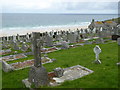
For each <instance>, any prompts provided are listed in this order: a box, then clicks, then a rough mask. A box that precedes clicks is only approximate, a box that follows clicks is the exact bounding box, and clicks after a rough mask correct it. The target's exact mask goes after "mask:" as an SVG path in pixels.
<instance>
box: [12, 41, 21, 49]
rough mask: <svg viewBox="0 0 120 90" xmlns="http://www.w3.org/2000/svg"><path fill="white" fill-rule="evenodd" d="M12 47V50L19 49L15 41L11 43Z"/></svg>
mask: <svg viewBox="0 0 120 90" xmlns="http://www.w3.org/2000/svg"><path fill="white" fill-rule="evenodd" d="M13 49H14V50H19V49H20V48H19V47H18V45H17V43H16V42H14V43H13Z"/></svg>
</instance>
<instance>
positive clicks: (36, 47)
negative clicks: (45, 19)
mask: <svg viewBox="0 0 120 90" xmlns="http://www.w3.org/2000/svg"><path fill="white" fill-rule="evenodd" d="M32 35H33V39H32V46H33V54H34V58H35V60H34V66H35V67H41V66H42V64H41V52H40V50H41V44H40V33H38V32H33V34H32Z"/></svg>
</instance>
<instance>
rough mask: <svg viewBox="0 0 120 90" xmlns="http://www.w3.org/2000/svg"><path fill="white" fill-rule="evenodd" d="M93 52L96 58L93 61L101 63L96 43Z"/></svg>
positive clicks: (99, 51) (99, 50)
mask: <svg viewBox="0 0 120 90" xmlns="http://www.w3.org/2000/svg"><path fill="white" fill-rule="evenodd" d="M93 51H94V53H95V54H96V60H95V61H94V62H95V63H96V64H101V61H100V60H99V54H100V53H101V49H100V47H99V46H98V45H96V46H95V47H94V49H93Z"/></svg>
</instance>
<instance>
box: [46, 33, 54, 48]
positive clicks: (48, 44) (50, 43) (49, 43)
mask: <svg viewBox="0 0 120 90" xmlns="http://www.w3.org/2000/svg"><path fill="white" fill-rule="evenodd" d="M46 45H47V46H49V47H51V46H53V38H52V37H51V36H49V35H48V34H47V36H46Z"/></svg>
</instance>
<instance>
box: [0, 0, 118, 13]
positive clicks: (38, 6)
mask: <svg viewBox="0 0 120 90" xmlns="http://www.w3.org/2000/svg"><path fill="white" fill-rule="evenodd" d="M113 1H114V2H113ZM118 1H119V0H99V1H97V0H2V1H1V5H0V6H1V11H2V13H71V14H75V13H77V14H117V13H118Z"/></svg>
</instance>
